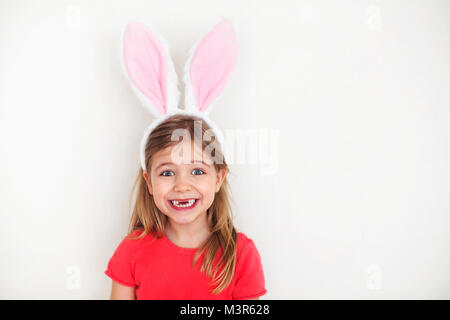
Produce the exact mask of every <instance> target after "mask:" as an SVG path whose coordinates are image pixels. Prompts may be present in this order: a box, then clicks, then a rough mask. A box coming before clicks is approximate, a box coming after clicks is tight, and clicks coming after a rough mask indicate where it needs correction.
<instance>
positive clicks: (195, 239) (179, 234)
mask: <svg viewBox="0 0 450 320" xmlns="http://www.w3.org/2000/svg"><path fill="white" fill-rule="evenodd" d="M201 217H202V218H203V219H198V220H199V221H194V222H192V223H190V224H188V225H179V224H175V223H171V221H170V220H168V221H167V225H166V227H165V230H164V232H165V234H166V236H167V238H168V239H169V240H170V241H171V242H172V243H174V244H175V245H177V246H179V247H181V248H199V247H200V246H201V245H202V244H203V243H204V242H205V241H206V240H208V238H209V237H210V236H211V234H212V232H211V231H210V230H209V226H208V223H207V216H206V213H205V214H204V215H202V216H201Z"/></svg>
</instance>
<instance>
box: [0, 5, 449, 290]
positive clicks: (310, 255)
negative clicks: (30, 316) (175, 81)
mask: <svg viewBox="0 0 450 320" xmlns="http://www.w3.org/2000/svg"><path fill="white" fill-rule="evenodd" d="M222 18H228V19H230V20H231V21H232V22H233V24H234V26H235V28H236V32H237V34H238V41H239V59H238V64H237V67H236V71H235V73H234V74H233V76H232V78H231V80H230V82H229V84H228V85H227V88H226V90H225V92H224V94H223V97H222V98H221V100H219V102H218V104H217V105H216V107H215V110H214V111H213V112H212V113H211V117H212V118H213V119H214V120H215V121H216V123H217V124H218V125H219V126H220V127H221V128H223V130H227V129H241V130H250V129H252V130H254V131H256V132H259V131H258V130H262V129H265V130H272V131H271V132H277V133H278V139H277V140H276V143H275V144H272V147H274V149H273V150H274V151H273V152H274V153H273V155H275V157H274V159H277V163H276V168H277V169H276V170H275V171H274V172H273V173H272V174H263V173H262V171H261V168H262V167H263V166H262V165H261V162H260V161H258V163H256V164H251V163H247V162H246V163H243V164H232V165H231V170H232V176H230V183H231V187H232V192H233V199H234V202H235V208H234V215H235V224H236V226H237V228H238V229H239V230H240V231H242V232H244V233H246V234H247V235H248V236H249V237H250V238H252V239H253V240H254V241H255V244H256V246H257V248H258V250H259V252H260V254H261V258H262V262H263V268H264V272H265V277H266V288H267V290H268V293H267V294H266V295H265V296H263V297H262V299H313V298H320V299H345V298H352V299H353V298H355V299H372V298H373V299H398V298H406V299H417V298H419V299H420V298H425V299H431V298H436V299H442V298H446V299H449V298H450V272H449V270H450V236H449V234H448V231H449V229H450V228H449V227H450V218H449V213H450V200H449V194H450V170H449V168H450V167H449V163H450V154H449V150H450V144H449V137H450V132H449V122H450V111H449V107H450V93H449V88H450V63H449V62H450V58H449V57H450V42H449V39H450V19H449V18H450V2H448V1H425V0H423V1H409V0H408V1H332V0H330V1H293V0H292V1H287V0H285V1H281V0H278V1H262V0H257V1H256V0H253V1H241V0H235V1H229V0H227V1H224V0H218V1H216V0H205V1H194V0H190V1H182V0H179V1H170V0H164V1H148V0H145V1H135V0H127V1H109V0H108V1H106V0H105V1H98V0H96V1H60V0H58V1H57V0H54V1H43V0H41V1H16V0H14V1H5V0H2V1H1V2H0V76H1V77H0V214H1V222H0V223H1V224H0V298H3V299H49V298H55V299H107V298H109V292H110V286H111V280H110V279H109V278H107V277H106V276H105V275H104V274H103V272H104V271H105V269H106V265H107V262H108V260H109V258H110V257H111V255H112V253H113V251H114V249H115V248H116V246H117V245H118V243H119V242H120V241H121V239H122V237H123V236H124V235H125V232H126V230H127V226H128V222H129V218H130V206H131V204H130V201H129V197H130V192H131V187H132V184H133V181H134V179H135V177H136V174H137V171H138V168H139V161H138V156H139V155H138V149H139V142H140V138H141V135H142V133H143V131H144V129H145V128H146V126H147V125H148V124H149V123H150V122H151V121H152V119H153V118H152V117H151V116H150V115H149V114H147V113H146V111H145V110H144V108H143V107H142V106H141V104H140V103H139V101H138V99H137V98H136V96H135V95H134V93H133V92H132V91H131V89H130V88H129V85H128V84H127V83H126V81H125V78H124V77H123V74H122V71H121V69H120V65H119V60H118V46H119V41H120V34H121V31H122V28H123V26H124V25H125V23H126V22H127V21H129V20H138V21H141V22H144V23H147V24H148V25H151V26H153V27H156V28H157V30H158V31H159V32H160V33H161V34H163V35H164V37H165V38H166V39H167V41H168V43H169V45H170V50H171V54H172V57H173V60H174V63H175V68H176V71H177V73H178V75H179V77H181V75H182V71H183V67H184V63H185V61H186V58H187V55H188V50H189V49H190V48H191V46H192V45H193V44H194V43H195V41H197V40H198V39H199V38H200V37H201V36H202V35H203V34H204V33H205V32H206V30H208V28H210V27H211V26H212V25H214V24H215V23H217V22H219V21H220V20H221V19H222ZM183 88H184V87H183V86H182V85H180V90H181V91H183ZM275 147H276V148H275ZM259 160H260V159H259ZM273 164H274V163H272V165H273Z"/></svg>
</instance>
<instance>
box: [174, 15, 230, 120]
mask: <svg viewBox="0 0 450 320" xmlns="http://www.w3.org/2000/svg"><path fill="white" fill-rule="evenodd" d="M236 60H237V38H236V34H235V32H234V29H233V25H232V24H231V22H230V21H229V20H227V19H225V20H223V21H222V22H220V23H218V24H217V25H216V26H214V27H213V28H212V29H211V30H210V31H209V32H208V33H207V34H206V35H205V36H204V37H203V38H202V39H201V40H200V41H198V42H197V43H196V45H194V46H193V48H192V49H191V51H190V54H189V58H188V60H187V62H186V65H185V68H184V78H183V81H184V83H185V90H186V92H185V109H186V110H188V111H194V112H202V113H204V114H206V115H207V114H209V113H210V112H211V110H212V107H213V105H214V102H215V101H217V100H218V99H219V98H220V96H221V95H222V92H223V90H224V89H225V85H226V83H227V81H228V78H229V77H230V75H231V73H232V71H233V69H234V66H235V64H236Z"/></svg>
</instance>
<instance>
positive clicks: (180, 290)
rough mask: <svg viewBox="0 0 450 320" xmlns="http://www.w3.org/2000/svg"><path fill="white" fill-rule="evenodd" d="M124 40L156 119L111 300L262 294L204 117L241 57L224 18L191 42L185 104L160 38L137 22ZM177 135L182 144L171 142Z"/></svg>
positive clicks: (110, 269)
mask: <svg viewBox="0 0 450 320" xmlns="http://www.w3.org/2000/svg"><path fill="white" fill-rule="evenodd" d="M123 37H124V39H123V56H124V62H125V65H124V67H125V71H126V74H127V76H128V77H129V79H130V80H131V84H132V85H133V86H132V87H133V89H134V90H135V91H136V92H137V93H138V96H139V97H140V98H141V99H142V100H143V102H144V104H145V105H146V106H148V108H149V110H150V111H152V112H153V113H154V114H155V115H156V116H157V117H158V119H157V121H155V122H154V123H153V124H151V125H150V126H149V128H148V129H147V130H146V132H145V134H144V137H143V139H142V142H141V154H140V159H141V166H142V168H141V169H140V170H139V173H138V176H137V179H136V183H135V187H136V186H137V187H138V189H137V193H136V199H135V204H134V208H133V213H132V217H131V222H130V226H129V230H128V235H127V236H126V237H124V238H123V240H122V241H121V243H120V244H119V245H118V247H117V249H116V250H115V252H114V254H113V256H112V257H111V259H110V260H109V263H108V266H107V270H106V271H105V274H106V275H108V276H109V277H110V278H111V279H112V280H113V281H112V291H111V299H183V300H189V299H202V300H204V299H221V300H228V299H257V298H258V297H260V296H261V295H264V294H265V293H266V292H267V290H266V289H265V282H264V273H263V268H262V265H261V257H260V255H259V252H258V250H257V249H256V246H255V244H254V242H253V241H252V240H251V239H250V238H248V237H247V236H246V235H245V234H244V233H242V232H237V231H236V228H235V226H234V225H233V221H232V212H231V206H230V199H229V190H228V182H227V173H228V172H229V169H228V166H227V163H226V162H225V158H224V155H223V150H222V146H221V144H222V140H223V138H221V137H222V136H221V132H220V130H219V129H218V128H217V127H216V126H215V125H214V123H213V122H212V121H211V120H210V119H209V117H208V112H209V111H210V109H211V108H210V106H211V105H212V102H214V100H217V98H218V96H220V94H221V92H222V90H223V88H224V84H225V82H226V80H227V78H228V76H229V73H230V72H231V70H232V68H233V66H234V62H235V52H236V51H235V49H236V45H235V44H236V39H235V35H234V32H233V30H232V27H231V24H230V23H229V22H228V21H226V20H225V21H224V22H222V23H220V24H218V25H217V26H215V27H214V28H213V29H212V30H211V31H210V32H209V33H208V34H207V35H206V36H205V37H204V38H203V39H202V41H201V42H199V43H198V44H197V45H196V47H194V48H195V50H193V51H192V53H191V57H190V59H189V60H188V64H187V67H186V69H185V70H186V71H187V72H188V76H187V77H185V81H186V88H187V89H186V90H187V92H186V107H185V109H187V110H180V109H178V108H177V106H178V95H177V94H176V92H175V91H173V88H174V86H173V82H174V81H175V80H174V71H173V66H172V64H171V61H170V57H169V55H168V49H167V46H166V45H165V44H164V42H163V40H162V38H160V37H159V36H157V35H156V34H155V33H153V32H152V31H151V30H149V29H148V28H147V27H145V26H144V25H142V24H139V23H130V24H129V25H128V26H127V28H126V30H125V33H124V36H123ZM146 63H147V64H149V65H145V64H146ZM199 65H200V66H201V68H199V67H198V66H199ZM186 79H187V80H186ZM144 82H145V84H144ZM175 87H176V86H175ZM170 88H172V89H170ZM171 90H172V91H171ZM158 94H160V96H159V97H158ZM202 97H204V99H202ZM205 97H206V98H205ZM190 99H192V100H190ZM199 128H201V130H199ZM180 132H182V133H183V135H182V140H181V141H180V140H179V139H178V138H174V134H175V133H180ZM177 137H178V136H177ZM205 137H209V139H205ZM211 138H214V139H212V140H210V139H211ZM209 141H212V143H210V142H209ZM211 146H213V148H211ZM180 157H181V159H182V161H180Z"/></svg>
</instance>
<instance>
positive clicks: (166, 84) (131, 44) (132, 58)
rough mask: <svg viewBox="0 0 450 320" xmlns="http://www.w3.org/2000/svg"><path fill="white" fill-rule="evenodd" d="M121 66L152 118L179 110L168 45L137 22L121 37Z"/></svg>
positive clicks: (129, 25) (178, 94)
mask: <svg viewBox="0 0 450 320" xmlns="http://www.w3.org/2000/svg"><path fill="white" fill-rule="evenodd" d="M121 54H122V59H121V61H122V67H123V69H124V71H125V75H126V76H127V79H128V80H129V81H130V83H131V87H132V88H133V90H134V92H135V93H136V95H137V96H138V97H139V99H140V100H141V102H142V103H143V104H144V106H145V107H146V109H147V110H148V111H149V112H151V113H152V114H153V115H154V116H155V117H159V116H161V115H164V114H166V113H167V112H169V111H172V110H175V109H176V108H177V107H178V102H179V96H180V93H179V91H178V87H177V82H178V80H177V75H176V72H175V68H174V66H173V62H172V59H171V58H170V54H169V48H168V45H167V42H166V41H165V40H164V38H163V37H161V36H159V35H158V34H157V33H156V32H154V31H151V30H150V29H149V28H148V27H147V26H145V25H144V24H142V23H139V22H135V21H132V22H129V23H128V24H127V25H126V27H125V29H124V31H123V34H122V46H121Z"/></svg>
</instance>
